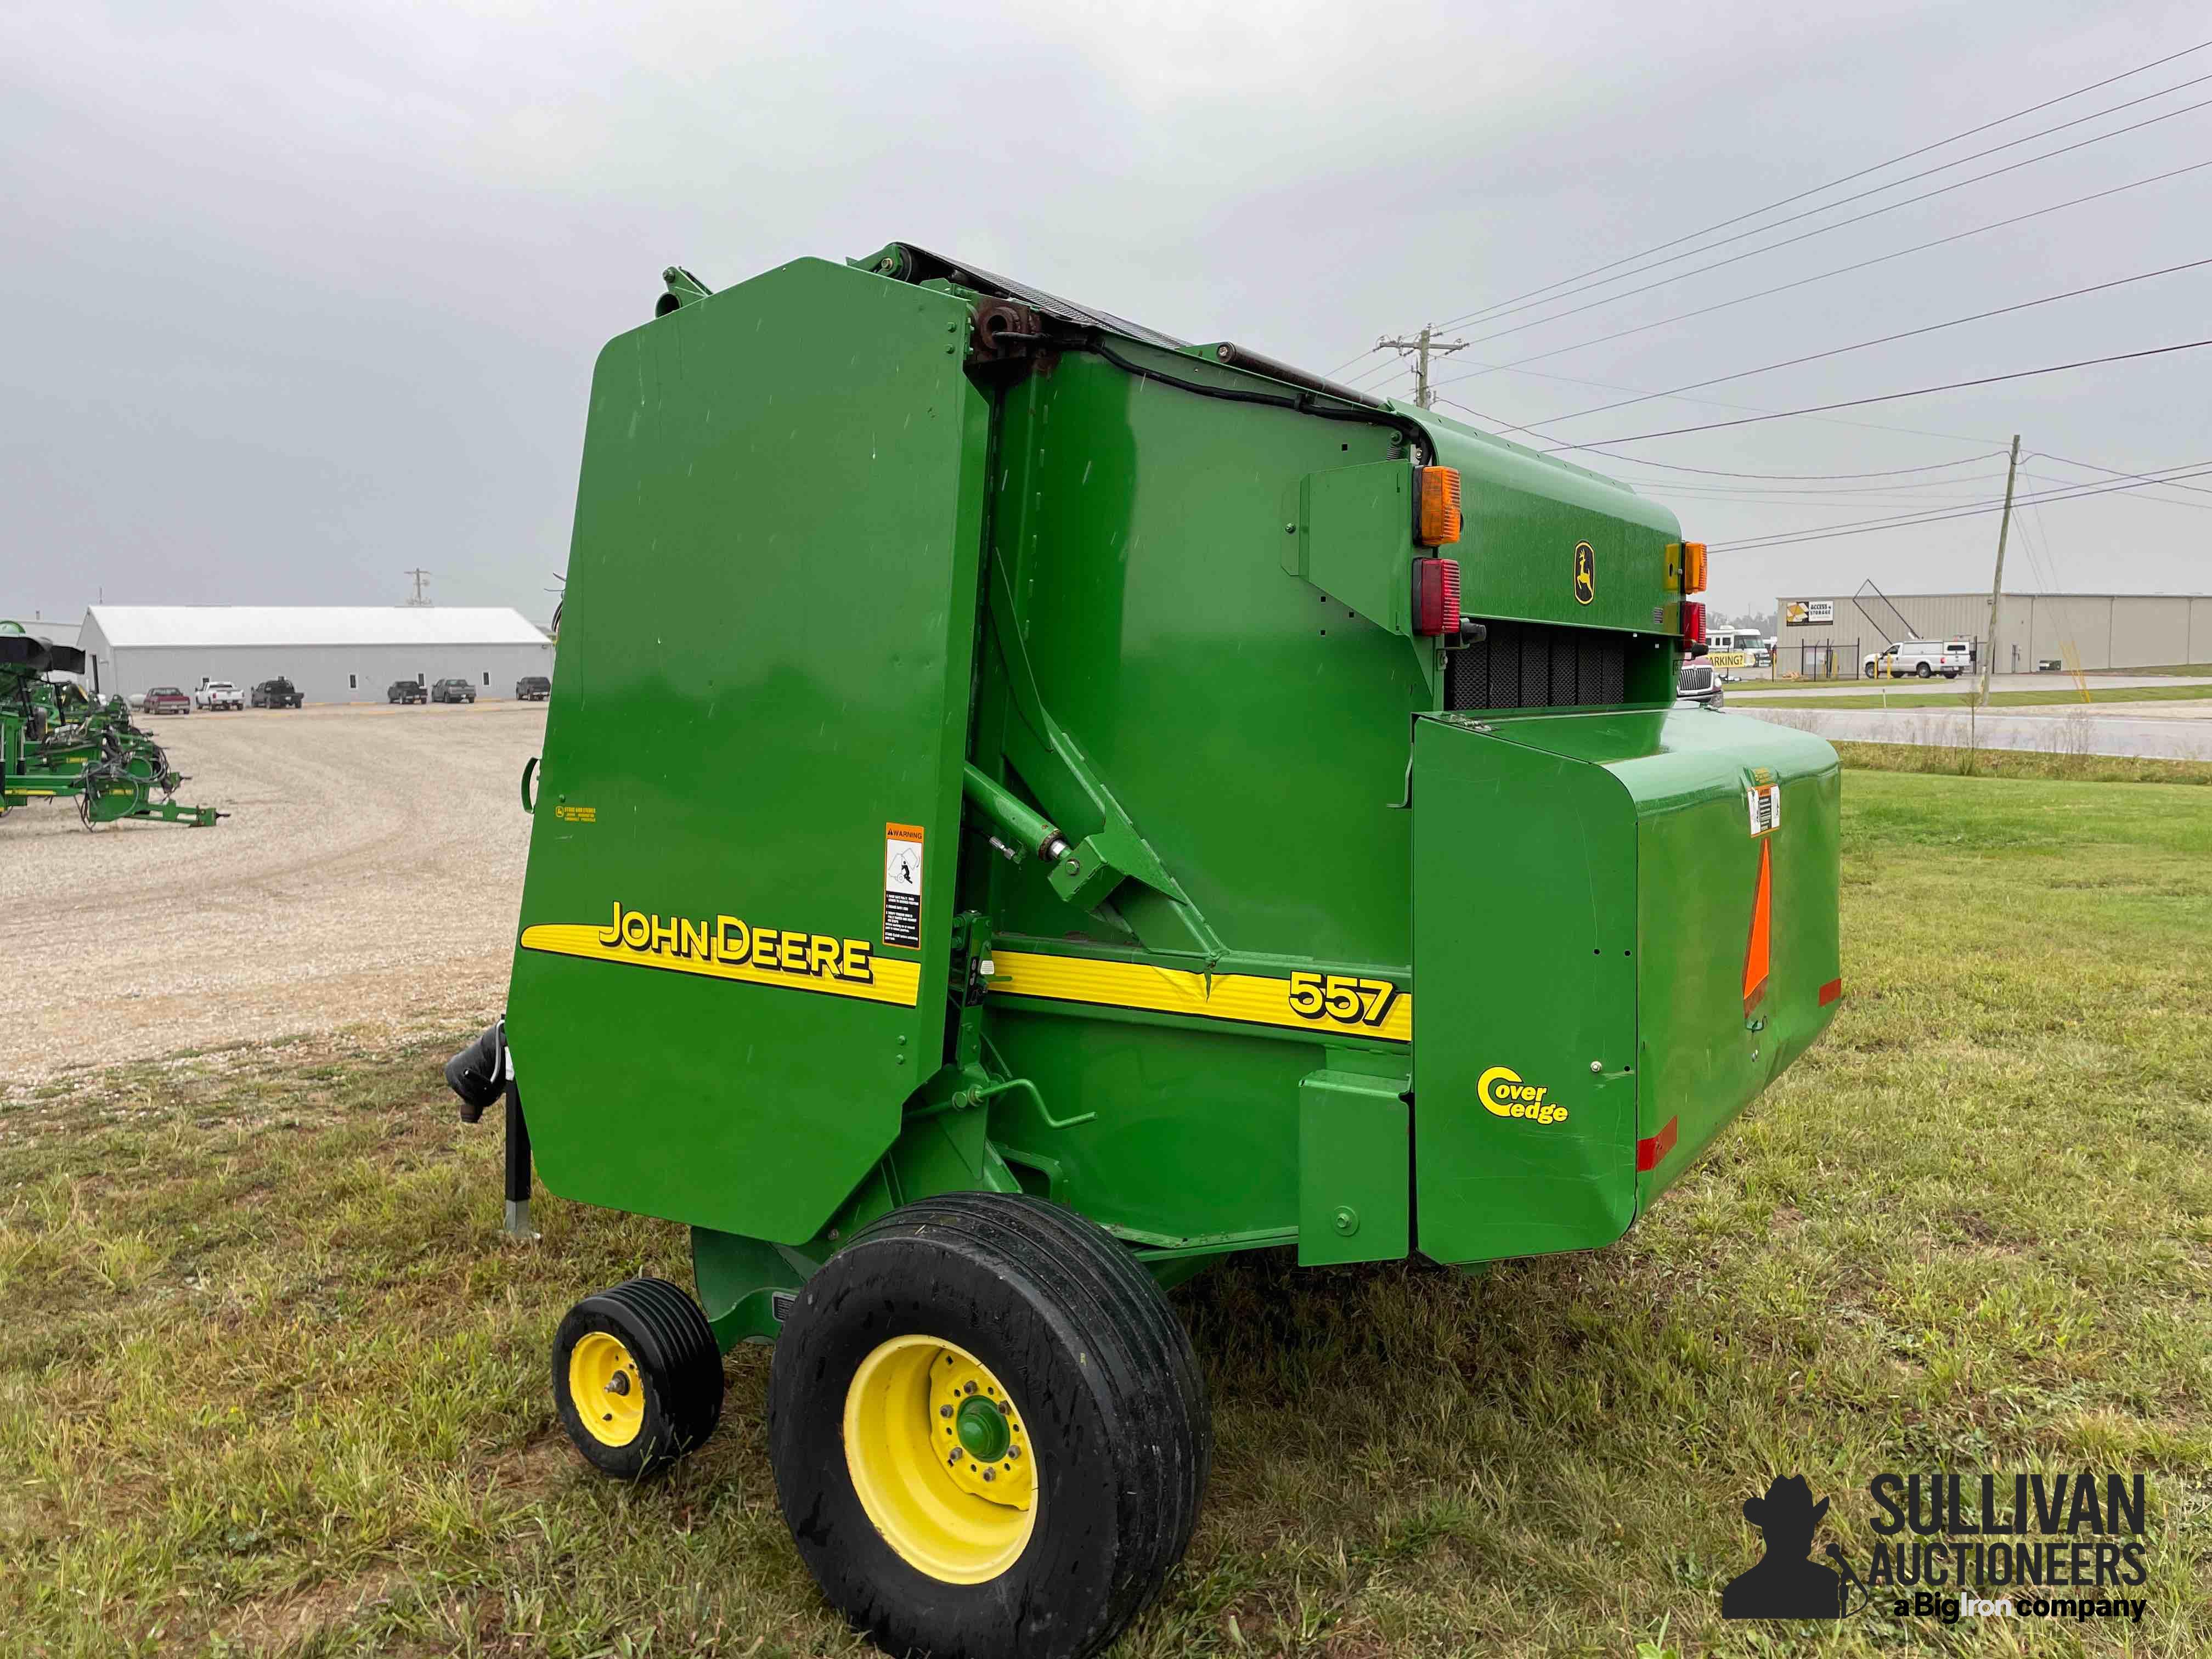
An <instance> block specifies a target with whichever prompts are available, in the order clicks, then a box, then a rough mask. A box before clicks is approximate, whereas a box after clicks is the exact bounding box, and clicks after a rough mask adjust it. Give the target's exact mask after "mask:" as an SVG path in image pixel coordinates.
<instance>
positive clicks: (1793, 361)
mask: <svg viewBox="0 0 2212 1659" xmlns="http://www.w3.org/2000/svg"><path fill="white" fill-rule="evenodd" d="M2204 265H2212V257H2208V258H2203V259H2191V260H2188V261H2187V262H2185V264H2178V265H2167V266H2166V267H2164V268H2163V269H2161V270H2142V271H2137V272H2136V274H2135V275H2134V276H2115V277H2113V278H2112V280H2111V281H2110V282H2105V283H2090V284H2089V285H2088V286H2087V287H2086V288H2075V289H2068V290H2067V291H2066V292H2065V293H2063V294H2046V295H2043V296H2042V297H2041V298H2040V299H2035V300H2021V301H2017V302H2015V304H2012V305H2008V306H1997V307H1994V308H1993V309H1991V310H1989V311H1978V312H1975V313H1973V314H1972V316H1968V317H1954V318H1952V319H1949V320H1948V322H1941V323H1926V324H1923V325H1921V326H1920V327H1918V328H1908V329H1904V330H1900V331H1899V332H1897V333H1895V334H1884V335H1882V336H1881V337H1879V338H1876V339H1872V340H1861V341H1858V342H1857V343H1855V344H1851V345H1845V346H1836V347H1833V348H1832V349H1829V350H1826V351H1813V352H1808V353H1807V354H1806V355H1805V356H1802V357H1786V358H1784V359H1783V360H1782V361H1781V362H1774V363H1765V364H1762V365H1761V366H1760V367H1759V368H1743V369H1738V370H1737V371H1736V372H1735V373H1734V374H1716V375H1714V376H1713V377H1712V378H1711V380H1692V381H1691V382H1690V383H1689V384H1688V385H1687V386H1675V387H1674V388H1673V389H1672V390H1670V391H1667V392H1644V393H1643V394H1642V395H1640V396H1638V397H1634V398H1623V399H1622V400H1621V401H1620V402H1619V403H1611V404H1598V405H1597V406H1596V407H1595V408H1594V409H1578V410H1575V411H1574V412H1573V413H1571V414H1568V415H1554V416H1552V417H1551V418H1550V419H1549V420H1547V421H1546V422H1545V424H1546V425H1547V426H1556V425H1558V424H1559V422H1561V421H1578V420H1580V419H1582V418H1583V416H1586V415H1602V414H1605V413H1606V412H1607V410H1615V409H1627V408H1629V407H1631V406H1632V405H1633V404H1645V403H1650V401H1651V400H1652V399H1653V398H1674V397H1680V395H1681V394H1682V393H1683V392H1699V391H1703V390H1704V389H1705V387H1707V386H1725V385H1727V384H1728V382H1729V381H1730V380H1750V379H1751V378H1752V377H1753V376H1754V375H1759V374H1772V373H1774V371H1775V370H1777V369H1781V368H1797V367H1798V366H1799V365H1800V364H1803V363H1817V362H1820V361H1821V360H1822V359H1824V358H1827V357H1840V356H1844V355H1845V354H1847V353H1850V352H1853V351H1864V350H1866V349H1868V348H1869V347H1871V346H1878V345H1889V344H1892V343H1894V342H1896V341H1899V340H1910V339H1913V338H1915V337H1917V336H1919V335H1923V334H1936V333H1940V332H1941V331H1943V330H1944V329H1947V328H1957V327H1960V325H1964V324H1966V323H1979V322H1986V321H1987V320H1988V319H1990V318H1991V317H2003V316H2008V315H2009V314H2010V313H2013V312H2015V311H2033V310H2034V309H2035V307H2038V306H2048V305H2056V304H2057V302H2058V301H2061V300H2078V299H2080V298H2081V296H2082V295H2085V294H2101V293H2103V292H2105V291H2106V289H2115V288H2125V287H2127V286H2128V285H2129V284H2130V283H2147V282H2149V281H2151V280H2152V279H2153V278H2154V277H2159V276H2173V275H2174V274H2175V273H2176V272H2178V271H2184V270H2197V269H2199V268H2200V267H2202V266H2204Z"/></svg>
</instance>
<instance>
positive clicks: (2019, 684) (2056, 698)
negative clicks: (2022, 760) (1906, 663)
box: [1729, 674, 2212, 703]
mask: <svg viewBox="0 0 2212 1659" xmlns="http://www.w3.org/2000/svg"><path fill="white" fill-rule="evenodd" d="M2088 680H2089V689H2090V690H2092V691H2112V690H2119V689H2120V688H2122V687H2124V686H2130V685H2212V679H2204V678H2190V677H2188V676H2185V675H2179V674H2092V675H2090V676H2088ZM1980 684H1981V682H1980V681H1978V680H1971V679H1966V678H1959V679H1955V680H1947V679H1944V678H1942V677H1940V676H1932V677H1930V678H1928V679H1924V680H1923V679H1921V678H1918V677H1917V675H1916V676H1913V677H1911V678H1906V679H1901V680H1838V681H1822V682H1821V683H1820V684H1817V685H1799V684H1793V683H1792V682H1790V681H1788V680H1767V679H1764V678H1760V679H1745V680H1739V681H1736V682H1735V683H1734V684H1731V685H1730V686H1729V698H1730V699H1731V700H1734V699H1735V697H1736V696H1738V695H1739V694H1741V696H1742V698H1743V700H1744V702H1746V703H1749V702H1753V701H1755V700H1757V699H1758V698H1759V697H1762V696H1768V695H1769V694H1770V693H1771V694H1772V695H1774V696H1791V697H1870V696H1878V695H1879V694H1880V693H1881V691H1882V690H1885V689H1887V690H1891V691H1895V692H1899V693H1906V692H1909V693H1911V695H1913V696H1920V695H1921V694H1923V693H1940V692H1945V691H1948V692H1952V693H1954V694H1956V695H1958V696H1965V695H1966V693H1968V692H1969V691H1972V690H1979V689H1980ZM1990 690H1992V691H2042V692H2046V693H2048V694H2049V696H2050V697H2051V701H2052V702H2065V701H2066V700H2067V699H2068V698H2069V696H2075V690H2074V677H2073V676H2072V675H2071V674H1998V675H1995V676H1993V677H1992V678H1991V679H1990Z"/></svg>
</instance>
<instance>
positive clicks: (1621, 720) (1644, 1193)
mask: <svg viewBox="0 0 2212 1659" xmlns="http://www.w3.org/2000/svg"><path fill="white" fill-rule="evenodd" d="M1414 754H1415V763H1414V794H1415V801H1416V806H1415V813H1416V831H1415V861H1416V869H1417V875H1416V887H1417V896H1416V903H1417V907H1418V914H1419V917H1420V921H1419V936H1418V938H1417V939H1416V956H1415V984H1416V985H1417V987H1419V1004H1418V1006H1419V1010H1420V1015H1421V1018H1420V1021H1419V1024H1417V1026H1416V1029H1415V1033H1414V1035H1415V1039H1416V1042H1415V1052H1414V1094H1415V1103H1416V1119H1415V1160H1416V1166H1417V1169H1418V1171H1419V1176H1418V1185H1419V1213H1420V1232H1419V1239H1418V1241H1417V1243H1418V1244H1419V1248H1420V1249H1422V1250H1423V1251H1424V1252H1425V1253H1426V1254H1428V1255H1432V1256H1435V1257H1437V1259H1438V1260H1440V1261H1476V1260H1482V1259H1488V1258H1495V1257H1499V1256H1508V1255H1528V1254H1531V1253H1534V1252H1535V1251H1539V1250H1562V1249H1583V1248H1588V1247H1589V1246H1593V1245H1597V1244H1603V1243H1608V1242H1610V1241H1611V1240H1613V1239H1614V1238H1617V1237H1620V1234H1621V1233H1622V1232H1623V1231H1626V1229H1627V1227H1628V1225H1630V1223H1631V1222H1632V1221H1633V1220H1634V1219H1635V1217H1636V1215H1637V1213H1638V1208H1639V1207H1640V1205H1641V1204H1643V1203H1647V1202H1649V1201H1650V1198H1651V1197H1652V1196H1653V1195H1654V1194H1656V1192H1657V1190H1658V1189H1659V1188H1662V1187H1663V1186H1664V1185H1666V1184H1667V1183H1668V1182H1671V1181H1672V1180H1674V1178H1675V1177H1676V1176H1678V1175H1679V1174H1680V1172H1681V1170H1683V1169H1684V1168H1685V1167H1686V1165H1687V1164H1688V1163H1689V1162H1690V1160H1691V1158H1692V1157H1694V1155H1695V1154H1696V1152H1697V1151H1698V1150H1699V1148H1700V1147H1702V1146H1704V1145H1705V1143H1706V1142H1707V1141H1708V1140H1709V1139H1711V1137H1712V1135H1713V1134H1714V1133H1717V1131H1718V1130H1719V1128H1720V1127H1722V1126H1723V1124H1725V1123H1726V1122H1727V1121H1729V1119H1730V1118H1732V1117H1734V1116H1735V1115H1736V1114H1737V1113H1738V1112H1740V1111H1741V1110H1742V1109H1743V1108H1744V1107H1745V1106H1746V1105H1747V1104H1749V1103H1750V1102H1751V1101H1752V1100H1753V1098H1754V1097H1756V1096H1757V1095H1758V1093H1759V1091H1760V1090H1761V1089H1763V1088H1764V1087H1765V1085H1766V1084H1767V1083H1768V1082H1769V1081H1771V1079H1772V1078H1773V1077H1774V1076H1775V1075H1776V1074H1777V1073H1779V1072H1780V1070H1781V1069H1782V1067H1783V1066H1784V1065H1786V1064H1788V1062H1789V1061H1790V1060H1791V1059H1793V1058H1795V1057H1796V1054H1799V1053H1800V1052H1802V1050H1803V1048H1805V1046H1806V1045H1807V1044H1808V1043H1809V1042H1811V1041H1812V1040H1813V1038H1814V1036H1817V1035H1818V1034H1819V1033H1820V1030H1821V1029H1823V1028H1824V1027H1825V1026H1826V1024H1827V1021H1828V1018H1829V1017H1830V1015H1831V1013H1832V1006H1829V1007H1823V1006H1821V1004H1820V990H1821V987H1823V986H1824V985H1826V984H1828V983H1829V982H1830V981H1832V980H1834V979H1835V978H1836V976H1837V975H1838V972H1839V971H1840V970H1839V969H1838V957H1837V927H1836V894H1837V890H1838V866H1837V835H1836V826H1837V817H1838V793H1837V777H1838V766H1837V762H1836V757H1835V751H1834V750H1832V749H1831V748H1830V747H1829V746H1828V744H1826V743H1825V742H1824V741H1822V740H1821V739H1820V738H1814V737H1811V736H1809V735H1808V734H1806V733H1804V732H1794V731H1790V730H1789V729H1787V728H1785V727H1781V726H1770V725H1768V724H1766V723H1765V722H1763V721H1759V720H1745V719H1738V718H1736V717H1734V716H1729V715H1722V714H1712V713H1711V712H1709V711H1706V710H1702V709H1693V710H1666V711H1661V710H1650V711H1632V710H1623V711H1613V712H1607V713H1592V714H1528V715H1522V716H1519V717H1516V718H1512V719H1506V718H1499V717H1488V718H1485V719H1482V720H1474V719H1469V718H1466V717H1452V718H1447V719H1443V720H1425V721H1423V722H1422V723H1421V726H1420V731H1419V736H1418V738H1417V739H1416V742H1415V745H1414ZM1762 785H1772V786H1774V787H1777V788H1778V789H1779V790H1780V791H1781V794H1782V809H1781V814H1780V821H1779V823H1778V826H1777V827H1776V828H1774V829H1771V830H1769V831H1765V832H1764V833H1761V834H1757V835H1754V834H1753V821H1752V819H1751V817H1750V816H1749V805H1748V800H1747V793H1748V791H1749V790H1751V789H1752V788H1753V787H1759V786H1762ZM1762 849H1764V850H1765V852H1766V853H1767V854H1771V859H1772V869H1773V887H1772V894H1773V897H1772V903H1771V916H1772V921H1771V927H1772V933H1771V937H1772V939H1773V942H1774V943H1773V950H1772V956H1771V967H1770V969H1769V973H1768V975H1767V978H1766V991H1765V996H1764V998H1763V999H1762V1000H1761V1005H1760V1006H1759V1009H1758V1010H1757V1011H1756V1012H1755V1013H1748V1012H1747V1010H1746V1008H1745V1006H1744V1000H1745V999H1744V992H1745V985H1744V979H1745V964H1746V957H1747V950H1748V947H1749V935H1750V931H1751V919H1752V907H1753V897H1754V894H1755V892H1756V888H1757V883H1758V877H1759V862H1760V857H1761V853H1762ZM1670 1124H1671V1125H1672V1126H1673V1128H1672V1133H1671V1134H1669V1133H1668V1127H1669V1125H1670ZM1645 1138H1651V1139H1659V1140H1663V1141H1664V1142H1665V1143H1666V1144H1665V1146H1664V1148H1663V1150H1662V1149H1661V1148H1657V1147H1655V1148H1654V1149H1653V1153H1654V1155H1655V1156H1656V1167H1655V1168H1654V1169H1653V1170H1650V1171H1649V1172H1647V1173H1646V1174H1645V1175H1644V1176H1642V1177H1640V1178H1639V1176H1638V1171H1637V1142H1638V1140H1639V1139H1645Z"/></svg>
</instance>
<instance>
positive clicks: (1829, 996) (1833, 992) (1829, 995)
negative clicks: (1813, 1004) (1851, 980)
mask: <svg viewBox="0 0 2212 1659" xmlns="http://www.w3.org/2000/svg"><path fill="white" fill-rule="evenodd" d="M1843 994H1844V982H1843V981H1841V980H1839V979H1832V980H1830V981H1828V982H1827V983H1826V985H1823V986H1822V987H1820V1006H1822V1007H1823V1008H1825V1007H1826V1006H1828V1005H1829V1004H1830V1003H1832V1002H1833V1001H1834V1000H1836V999H1837V998H1838V997H1840V996H1841V995H1843Z"/></svg>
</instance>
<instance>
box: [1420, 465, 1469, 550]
mask: <svg viewBox="0 0 2212 1659" xmlns="http://www.w3.org/2000/svg"><path fill="white" fill-rule="evenodd" d="M1415 476H1416V477H1418V478H1419V491H1420V495H1419V500H1418V501H1416V502H1415V510H1414V525H1413V542H1414V544H1415V545H1416V546H1419V547H1443V546H1444V545H1445V544H1448V543H1450V542H1455V541H1457V540H1458V539H1459V529H1460V512H1459V469H1458V468H1456V467H1450V466H1425V467H1422V468H1421V469H1420V470H1419V472H1418V473H1417V474H1416V475H1415Z"/></svg>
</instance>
